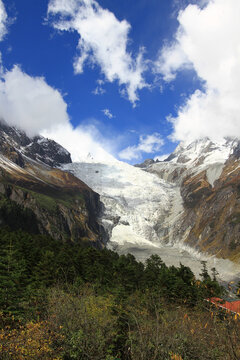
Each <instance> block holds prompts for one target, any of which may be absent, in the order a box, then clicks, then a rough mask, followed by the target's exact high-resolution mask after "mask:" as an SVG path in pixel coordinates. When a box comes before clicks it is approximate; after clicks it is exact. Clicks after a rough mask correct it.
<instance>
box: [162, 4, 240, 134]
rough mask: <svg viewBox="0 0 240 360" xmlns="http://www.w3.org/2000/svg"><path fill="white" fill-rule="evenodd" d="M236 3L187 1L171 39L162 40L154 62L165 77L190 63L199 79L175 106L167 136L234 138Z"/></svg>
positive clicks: (239, 72) (238, 55)
mask: <svg viewBox="0 0 240 360" xmlns="http://www.w3.org/2000/svg"><path fill="white" fill-rule="evenodd" d="M239 15H240V2H239V1H238V0H228V1H225V0H212V1H209V3H208V5H207V6H205V7H203V8H200V7H198V6H197V5H188V6H187V7H186V8H185V10H183V11H181V12H180V13H179V15H178V21H179V27H178V30H177V32H176V34H175V40H174V41H173V42H171V43H169V44H168V45H165V46H164V47H163V48H162V50H161V52H160V54H159V58H158V60H157V62H156V64H155V66H156V68H155V70H156V71H157V72H159V73H160V74H161V75H162V77H163V79H164V80H165V81H167V82H170V81H174V79H175V78H176V76H177V73H178V72H179V71H181V70H184V69H189V68H193V69H194V70H195V71H196V73H197V75H198V77H199V78H200V79H201V80H202V82H203V90H196V91H195V92H194V93H193V94H192V95H191V96H190V97H189V98H187V99H186V101H185V103H184V104H183V105H182V106H181V107H180V108H179V109H178V114H177V116H176V117H175V118H170V121H171V122H172V124H173V128H174V131H173V134H172V138H173V139H175V140H186V139H190V140H194V139H197V138H200V137H204V136H209V137H212V138H218V137H226V136H233V137H234V136H237V137H240V126H239V114H240V102H239V98H240V81H239V79H240V67H239V64H240V42H239V33H240V22H239Z"/></svg>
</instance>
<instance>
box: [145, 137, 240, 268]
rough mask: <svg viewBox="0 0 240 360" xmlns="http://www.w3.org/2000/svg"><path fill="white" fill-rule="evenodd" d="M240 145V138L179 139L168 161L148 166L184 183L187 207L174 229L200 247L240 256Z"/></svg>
mask: <svg viewBox="0 0 240 360" xmlns="http://www.w3.org/2000/svg"><path fill="white" fill-rule="evenodd" d="M239 149H240V145H239V142H238V141H237V140H234V139H226V140H224V141H222V142H220V143H219V142H218V143H217V142H215V143H214V142H212V141H210V140H209V139H202V140H199V141H195V142H194V143H192V144H188V145H187V146H186V145H184V144H180V145H179V146H178V148H177V149H176V150H175V152H174V153H173V154H171V155H170V157H169V158H168V159H166V161H164V162H159V163H154V164H150V165H149V166H147V167H145V171H148V172H151V173H155V174H157V175H158V176H159V177H160V178H162V179H165V180H167V181H170V182H171V183H173V184H175V185H176V186H177V187H179V190H180V194H181V199H182V205H183V208H182V212H181V215H180V216H179V217H178V219H177V220H176V221H175V222H174V223H172V224H171V231H170V232H169V236H170V235H171V236H172V237H173V238H174V239H175V241H180V242H182V243H184V244H186V245H189V246H190V247H192V248H195V249H196V250H199V251H201V252H206V253H208V254H212V255H216V256H218V257H221V258H229V259H232V260H235V261H238V260H239V258H240V157H239V153H240V151H239Z"/></svg>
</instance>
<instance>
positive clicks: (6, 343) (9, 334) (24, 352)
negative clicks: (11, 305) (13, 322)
mask: <svg viewBox="0 0 240 360" xmlns="http://www.w3.org/2000/svg"><path fill="white" fill-rule="evenodd" d="M62 340H63V337H62V335H61V334H60V333H58V334H55V333H52V331H51V329H50V328H49V324H48V323H47V321H41V322H36V323H34V322H32V321H31V322H29V323H27V324H26V325H24V326H21V325H19V326H18V327H17V328H15V329H11V330H10V329H9V327H8V326H6V327H5V328H4V329H2V330H0V358H4V359H9V360H10V359H11V360H33V359H35V360H45V359H55V360H60V359H61V356H60V354H61V347H60V345H58V346H56V347H55V349H54V348H53V346H52V345H53V343H55V344H60V342H61V341H62ZM59 356H60V357H59Z"/></svg>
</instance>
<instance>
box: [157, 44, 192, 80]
mask: <svg viewBox="0 0 240 360" xmlns="http://www.w3.org/2000/svg"><path fill="white" fill-rule="evenodd" d="M191 67H192V65H191V63H190V61H189V59H188V57H187V55H186V54H185V52H184V51H183V49H182V48H181V46H180V44H178V43H174V44H172V45H170V46H167V45H166V46H164V47H163V48H162V50H161V52H160V53H159V57H158V59H157V61H156V62H155V69H154V72H155V73H160V74H162V76H163V79H164V80H165V81H167V82H169V81H172V80H174V79H175V77H176V72H177V71H180V70H183V69H186V68H191Z"/></svg>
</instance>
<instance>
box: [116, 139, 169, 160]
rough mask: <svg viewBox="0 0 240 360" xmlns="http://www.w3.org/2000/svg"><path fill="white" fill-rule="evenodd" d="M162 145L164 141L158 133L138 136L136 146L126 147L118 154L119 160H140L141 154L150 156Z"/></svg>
mask: <svg viewBox="0 0 240 360" xmlns="http://www.w3.org/2000/svg"><path fill="white" fill-rule="evenodd" d="M163 145H164V140H163V139H162V137H161V135H160V134H158V133H153V134H151V135H142V136H140V139H139V143H138V144H137V145H133V146H128V147H127V148H125V149H123V150H122V151H120V153H119V154H118V156H119V158H120V159H124V160H129V161H130V160H137V159H141V156H142V153H147V154H152V153H154V152H156V151H159V150H160V149H161V147H162V146H163Z"/></svg>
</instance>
